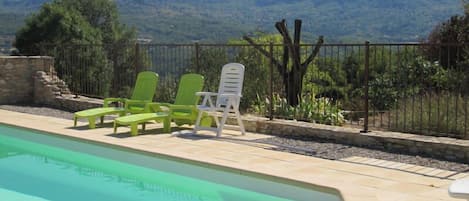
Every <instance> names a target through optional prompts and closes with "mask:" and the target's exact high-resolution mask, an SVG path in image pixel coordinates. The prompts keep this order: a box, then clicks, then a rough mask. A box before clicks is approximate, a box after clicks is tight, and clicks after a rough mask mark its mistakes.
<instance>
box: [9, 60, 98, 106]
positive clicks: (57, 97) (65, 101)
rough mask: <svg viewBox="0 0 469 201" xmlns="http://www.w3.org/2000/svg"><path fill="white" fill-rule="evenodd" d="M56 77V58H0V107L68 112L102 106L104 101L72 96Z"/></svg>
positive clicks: (64, 84) (65, 85) (63, 83)
mask: <svg viewBox="0 0 469 201" xmlns="http://www.w3.org/2000/svg"><path fill="white" fill-rule="evenodd" d="M55 75H56V73H55V70H54V59H53V58H52V57H46V56H32V57H27V56H0V104H38V105H46V106H49V107H53V108H58V109H64V110H67V111H78V110H84V109H88V108H93V107H100V106H102V104H103V101H102V100H101V99H93V98H87V97H83V96H75V95H72V94H71V92H70V90H69V89H68V86H67V84H66V83H65V82H64V81H62V80H60V79H59V78H58V77H57V76H55Z"/></svg>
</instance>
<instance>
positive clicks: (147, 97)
mask: <svg viewBox="0 0 469 201" xmlns="http://www.w3.org/2000/svg"><path fill="white" fill-rule="evenodd" d="M157 85H158V74H156V73H155V72H150V71H144V72H140V73H139V74H138V76H137V80H136V81H135V87H134V90H133V92H132V96H131V98H130V99H126V98H105V99H104V104H103V107H102V108H92V109H88V110H83V111H79V112H75V115H74V124H73V125H74V126H77V119H78V118H88V122H89V125H88V126H89V128H95V127H96V123H95V122H96V118H98V117H99V118H101V123H103V120H104V116H105V115H110V114H119V116H124V115H125V114H127V113H143V112H145V111H147V110H148V109H147V108H145V106H146V104H147V103H151V102H152V100H153V96H154V95H155V90H156V87H157ZM112 102H118V103H121V104H123V105H124V107H109V103H112Z"/></svg>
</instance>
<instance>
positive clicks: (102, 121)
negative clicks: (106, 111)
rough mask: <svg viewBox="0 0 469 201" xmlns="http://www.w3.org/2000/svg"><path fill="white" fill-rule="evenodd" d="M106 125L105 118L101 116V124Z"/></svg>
mask: <svg viewBox="0 0 469 201" xmlns="http://www.w3.org/2000/svg"><path fill="white" fill-rule="evenodd" d="M103 123H104V116H101V124H103Z"/></svg>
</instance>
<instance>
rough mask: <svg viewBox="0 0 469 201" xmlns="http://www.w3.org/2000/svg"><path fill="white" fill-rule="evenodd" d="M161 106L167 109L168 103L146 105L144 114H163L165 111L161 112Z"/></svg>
mask: <svg viewBox="0 0 469 201" xmlns="http://www.w3.org/2000/svg"><path fill="white" fill-rule="evenodd" d="M162 106H163V107H167V108H169V106H170V104H169V103H159V102H151V103H147V104H145V112H146V113H148V112H163V111H165V110H163V109H162V108H161V107H162Z"/></svg>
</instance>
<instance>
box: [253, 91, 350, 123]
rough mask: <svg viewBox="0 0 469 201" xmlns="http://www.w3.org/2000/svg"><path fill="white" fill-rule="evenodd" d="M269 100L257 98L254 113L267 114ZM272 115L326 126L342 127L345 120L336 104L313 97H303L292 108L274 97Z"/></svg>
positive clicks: (282, 100)
mask: <svg viewBox="0 0 469 201" xmlns="http://www.w3.org/2000/svg"><path fill="white" fill-rule="evenodd" d="M270 103H271V102H270V100H269V99H265V100H263V99H262V98H260V97H259V96H257V101H256V103H255V104H254V106H253V108H254V110H255V113H257V114H260V115H268V114H269V105H270ZM273 104H274V107H273V109H274V111H273V115H274V116H275V117H277V118H286V119H296V120H300V121H307V122H317V123H320V124H327V125H343V124H344V122H345V120H344V116H343V115H342V110H340V109H339V107H338V105H339V104H338V103H334V102H332V101H330V99H328V98H314V96H313V95H307V96H304V97H303V98H302V99H301V101H300V104H299V105H297V106H296V107H292V106H290V105H289V104H288V103H287V100H286V99H285V98H282V97H280V95H279V94H276V95H274V99H273Z"/></svg>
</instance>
